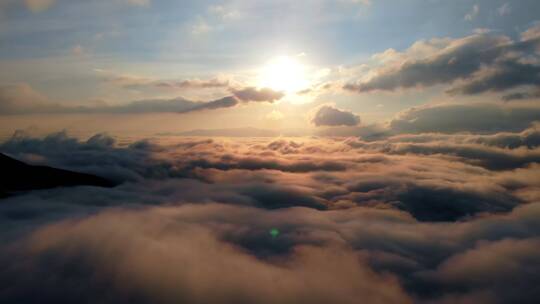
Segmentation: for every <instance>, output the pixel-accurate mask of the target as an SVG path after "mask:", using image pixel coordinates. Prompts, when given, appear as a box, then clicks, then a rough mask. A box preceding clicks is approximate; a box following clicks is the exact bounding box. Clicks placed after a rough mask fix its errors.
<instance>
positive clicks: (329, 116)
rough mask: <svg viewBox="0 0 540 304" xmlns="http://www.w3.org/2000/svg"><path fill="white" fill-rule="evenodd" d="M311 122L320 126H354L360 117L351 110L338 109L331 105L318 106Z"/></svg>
mask: <svg viewBox="0 0 540 304" xmlns="http://www.w3.org/2000/svg"><path fill="white" fill-rule="evenodd" d="M311 122H312V123H313V124H314V125H316V126H317V127H321V126H356V125H358V124H359V123H360V117H359V116H358V115H356V114H354V113H352V112H349V111H345V110H340V109H337V108H335V107H334V106H331V105H323V106H321V107H319V108H318V109H317V110H316V112H315V114H314V116H313V118H312V119H311Z"/></svg>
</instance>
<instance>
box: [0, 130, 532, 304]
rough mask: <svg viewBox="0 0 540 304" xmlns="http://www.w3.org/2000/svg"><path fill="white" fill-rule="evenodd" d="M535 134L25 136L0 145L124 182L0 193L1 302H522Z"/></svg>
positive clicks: (24, 156)
mask: <svg viewBox="0 0 540 304" xmlns="http://www.w3.org/2000/svg"><path fill="white" fill-rule="evenodd" d="M537 133H538V130H537V126H536V125H533V126H531V127H530V128H529V129H527V130H524V131H521V132H519V133H516V132H510V131H505V132H499V133H495V134H474V133H466V134H441V133H423V134H398V135H393V136H383V137H381V138H378V139H377V140H363V139H360V138H348V139H340V138H315V137H313V138H305V137H296V138H277V139H271V138H266V139H261V138H243V139H239V140H231V139H217V138H196V139H194V138H189V137H160V138H154V139H141V138H139V139H136V140H133V139H130V140H126V139H125V138H120V139H115V138H113V137H111V136H107V135H104V134H98V135H95V136H92V137H90V138H88V139H85V140H80V139H76V138H73V137H70V136H68V135H67V134H66V133H58V134H51V135H49V136H46V137H44V138H35V137H29V136H27V135H25V134H24V133H22V132H18V133H16V134H15V135H14V136H13V137H12V138H11V139H9V140H7V141H5V142H3V143H1V144H0V151H2V152H3V153H7V154H9V155H12V156H15V157H17V158H19V159H21V160H25V161H28V162H32V163H34V164H47V165H52V166H55V167H58V168H64V169H72V170H77V171H79V172H87V173H93V174H99V175H101V176H105V177H108V178H110V179H112V180H115V181H118V182H120V183H121V184H120V185H118V186H116V187H114V188H97V187H75V188H59V189H50V190H43V191H35V192H28V193H21V194H20V195H18V196H14V197H11V198H8V199H5V200H3V201H2V204H0V218H2V221H1V224H0V228H2V229H0V231H1V232H0V240H2V242H3V243H4V244H7V245H6V246H2V247H1V248H0V265H2V266H3V269H4V271H2V272H1V273H0V282H2V286H6V288H5V289H4V291H3V292H2V293H0V300H1V301H4V302H17V303H35V302H62V301H71V300H72V299H73V300H74V299H81V298H84V299H87V300H88V301H91V302H100V303H127V302H133V299H138V300H139V301H140V302H142V303H150V302H151V303H155V302H177V301H188V302H201V303H221V302H225V303H230V302H233V301H234V302H238V301H240V302H242V301H246V302H260V301H263V303H264V301H266V302H268V303H283V302H288V301H289V302H296V301H302V302H303V301H311V302H314V303H328V302H334V301H336V302H340V303H348V302H350V303H356V302H357V301H358V298H362V299H365V300H366V301H369V302H370V303H408V302H410V303H413V302H414V303H453V302H456V301H465V302H466V301H473V302H475V303H482V304H483V303H486V304H487V303H528V302H531V301H530V299H536V298H537V297H538V292H537V290H536V289H534V288H531V286H535V285H534V284H536V280H537V279H536V276H535V273H536V272H534V271H532V272H526V270H527V269H536V267H537V264H538V263H537V261H536V259H535V258H534V256H535V252H536V251H537V250H535V249H536V247H538V244H537V243H538V240H537V239H538V235H540V225H539V224H538V223H539V221H538V219H539V218H540V205H539V204H538V201H539V200H540V177H539V176H538V174H539V172H540V171H539V170H538V169H539V163H540V162H539V161H538V160H532V161H530V162H528V163H524V162H519V161H516V160H517V159H519V158H523V159H524V158H527V157H531V155H534V154H535V153H536V155H538V148H537V145H538V143H537V137H538V134H537ZM535 134H536V135H535ZM535 138H536V139H535ZM535 140H536V141H535ZM473 149H474V152H471V151H472V150H473ZM501 155H506V156H504V157H507V159H508V157H513V161H511V162H507V159H505V158H504V157H503V156H501ZM501 157H503V158H501ZM493 164H495V165H493ZM500 164H505V165H504V166H500ZM272 229H277V230H279V233H278V234H277V236H276V235H275V234H274V235H273V234H270V231H271V230H272ZM242 269H247V270H246V271H242ZM29 273H31V274H32V275H31V276H29V275H28V274H29ZM508 278H512V279H513V280H514V279H515V280H517V282H521V283H520V284H515V285H512V286H509V285H508V284H506V282H507V279H508ZM66 286H69V288H66ZM103 286H106V287H107V288H106V290H107V292H106V293H103V292H99V291H102V290H104V289H103V288H104V287H103ZM246 286H248V287H249V288H246ZM60 287H61V288H60ZM28 290H34V291H35V292H33V293H28V292H27V291H28Z"/></svg>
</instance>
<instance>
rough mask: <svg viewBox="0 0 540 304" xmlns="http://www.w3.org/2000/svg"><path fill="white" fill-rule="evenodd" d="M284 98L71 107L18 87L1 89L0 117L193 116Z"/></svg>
mask: <svg viewBox="0 0 540 304" xmlns="http://www.w3.org/2000/svg"><path fill="white" fill-rule="evenodd" d="M197 85H201V84H197ZM282 96H283V94H282V93H279V92H275V91H273V90H271V89H254V88H246V89H241V90H238V91H234V95H233V96H226V97H223V98H220V99H216V100H212V101H207V102H201V101H191V100H187V99H184V98H182V97H178V98H173V99H155V100H139V101H133V102H129V103H126V104H123V105H107V104H98V105H80V106H71V105H66V104H59V103H54V102H51V101H49V100H48V99H47V98H46V97H44V96H42V95H40V94H39V93H38V92H36V91H34V90H33V89H32V88H31V87H30V86H29V85H28V84H17V85H8V86H2V87H0V115H2V114H3V115H10V114H36V113H41V114H52V113H59V114H75V113H82V114H84V113H112V114H118V113H165V112H173V113H190V112H196V111H203V110H215V109H223V108H231V107H234V106H236V105H238V104H241V103H246V102H274V101H275V100H277V99H280V98H281V97H282Z"/></svg>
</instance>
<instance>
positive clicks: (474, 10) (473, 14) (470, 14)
mask: <svg viewBox="0 0 540 304" xmlns="http://www.w3.org/2000/svg"><path fill="white" fill-rule="evenodd" d="M479 12H480V6H479V5H478V4H475V5H474V6H473V7H472V10H471V11H470V12H468V13H467V14H466V15H465V20H467V21H472V20H473V19H474V18H476V16H478V13H479Z"/></svg>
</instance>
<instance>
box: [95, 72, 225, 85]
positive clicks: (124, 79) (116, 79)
mask: <svg viewBox="0 0 540 304" xmlns="http://www.w3.org/2000/svg"><path fill="white" fill-rule="evenodd" d="M98 72H99V73H104V74H105V76H103V79H104V81H106V82H108V83H110V84H113V85H116V86H119V87H122V88H126V89H140V88H156V89H178V90H185V89H215V88H230V87H231V85H232V83H231V80H229V79H225V78H219V77H217V78H210V79H186V80H164V79H151V78H147V77H141V76H136V75H127V74H123V75H116V74H112V73H110V72H107V71H101V70H98Z"/></svg>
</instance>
